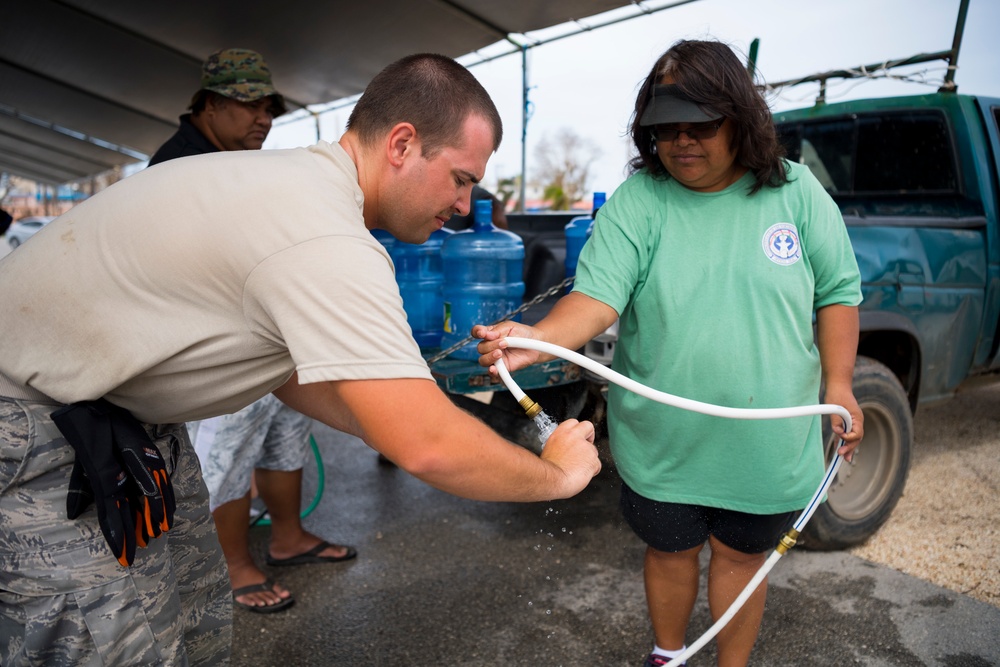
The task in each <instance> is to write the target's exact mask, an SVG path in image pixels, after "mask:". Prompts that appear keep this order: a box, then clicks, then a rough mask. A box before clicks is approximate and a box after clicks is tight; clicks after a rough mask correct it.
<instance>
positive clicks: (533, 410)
mask: <svg viewBox="0 0 1000 667" xmlns="http://www.w3.org/2000/svg"><path fill="white" fill-rule="evenodd" d="M518 404H519V405H520V406H521V407H522V408H523V409H524V412H525V413H526V414H527V415H528V417H529V418H531V419H534V418H535V415H537V414H538V413H539V412H541V411H542V406H540V405H539V404H538V403H535V402H534V401H533V400H531V399H530V398H528V396H525V397H524V398H522V399H521V400H520V401H518Z"/></svg>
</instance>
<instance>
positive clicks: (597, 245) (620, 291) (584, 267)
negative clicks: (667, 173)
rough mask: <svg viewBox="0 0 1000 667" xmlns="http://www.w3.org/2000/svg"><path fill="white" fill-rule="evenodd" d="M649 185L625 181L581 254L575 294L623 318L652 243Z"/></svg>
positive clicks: (640, 178)
mask: <svg viewBox="0 0 1000 667" xmlns="http://www.w3.org/2000/svg"><path fill="white" fill-rule="evenodd" d="M651 184H652V179H650V178H649V177H647V176H643V175H638V176H633V177H632V178H630V179H628V180H627V181H625V182H624V183H622V185H621V186H619V188H618V189H617V190H616V191H615V193H614V194H613V195H612V196H611V197H610V198H609V199H608V202H607V203H606V204H605V205H604V206H602V207H601V210H600V211H599V212H598V213H597V219H596V220H595V222H594V230H593V233H592V234H591V237H590V239H588V240H587V243H586V244H585V245H584V246H583V250H582V251H581V252H580V260H579V263H578V265H577V270H576V282H575V283H574V285H573V290H574V291H579V292H582V293H584V294H586V295H587V296H589V297H592V298H594V299H597V300H598V301H601V302H603V303H606V304H607V305H609V306H611V307H612V308H614V309H615V311H616V312H617V313H618V314H619V315H621V313H622V311H623V310H624V309H625V306H626V305H628V302H629V300H630V299H631V297H632V294H633V293H634V292H635V290H636V289H637V288H638V287H640V286H641V283H642V282H643V280H644V276H645V275H646V267H647V266H648V263H649V257H650V255H651V252H652V250H651V249H652V247H653V244H654V243H655V239H654V236H655V237H657V238H658V234H656V233H654V232H655V230H654V229H653V227H654V225H653V224H651V223H652V210H653V207H652V201H653V200H652V195H651V194H650V187H651Z"/></svg>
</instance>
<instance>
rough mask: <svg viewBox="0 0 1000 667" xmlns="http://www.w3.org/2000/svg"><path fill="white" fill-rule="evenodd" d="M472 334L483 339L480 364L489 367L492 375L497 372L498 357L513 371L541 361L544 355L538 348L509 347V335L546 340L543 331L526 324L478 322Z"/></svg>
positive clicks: (479, 348)
mask: <svg viewBox="0 0 1000 667" xmlns="http://www.w3.org/2000/svg"><path fill="white" fill-rule="evenodd" d="M472 335H473V336H475V337H476V338H482V339H483V342H481V343H480V344H479V347H478V348H477V349H478V350H479V354H480V355H481V356H480V357H479V365H480V366H486V367H488V368H489V369H490V374H491V375H496V374H497V369H496V366H495V365H494V364H496V362H497V359H501V358H502V359H503V363H504V365H506V366H507V370H508V371H510V372H512V373H513V372H514V371H516V370H518V369H521V368H524V367H525V366H530V365H531V364H533V363H535V362H537V361H540V360H541V357H542V356H543V355H542V354H541V353H539V352H538V351H537V350H525V349H521V348H508V347H507V341H506V338H507V336H515V337H518V338H532V339H534V340H542V341H544V340H545V339H544V338H543V336H542V332H541V331H539V330H538V329H535V328H534V327H529V326H528V325H526V324H520V323H519V322H511V321H506V322H500V323H499V324H493V325H490V326H485V325H482V324H477V325H476V326H474V327H472Z"/></svg>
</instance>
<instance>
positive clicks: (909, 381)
mask: <svg viewBox="0 0 1000 667" xmlns="http://www.w3.org/2000/svg"><path fill="white" fill-rule="evenodd" d="M774 119H775V123H776V126H777V128H778V132H779V135H780V137H781V139H782V142H783V143H784V144H785V146H786V148H787V150H788V154H789V159H791V160H794V161H798V162H802V163H803V164H806V165H808V166H809V167H810V168H811V169H812V171H813V173H814V174H815V175H816V176H817V177H818V178H819V179H820V181H821V182H822V183H823V184H824V185H825V186H826V189H827V191H829V193H830V194H831V196H832V197H833V198H834V200H835V201H836V202H837V204H838V205H839V206H840V210H841V212H842V213H843V216H844V222H845V223H846V225H847V229H848V233H849V234H850V237H851V241H852V243H853V245H854V252H855V255H856V256H857V259H858V265H859V267H860V269H861V279H862V290H863V294H864V302H863V303H862V304H861V340H860V343H859V346H858V363H857V365H856V367H855V374H854V388H855V393H856V395H857V398H858V401H859V402H860V404H861V407H862V409H863V410H864V413H865V439H864V442H863V443H862V446H861V448H860V449H859V452H858V455H857V456H856V457H855V461H854V463H853V464H850V465H847V466H845V467H844V468H843V469H842V471H841V473H840V474H839V475H838V477H837V479H836V481H835V482H834V486H833V487H832V488H831V490H830V495H829V502H828V503H827V504H826V505H825V506H824V507H823V509H822V510H821V511H819V512H817V514H816V515H815V517H814V518H813V520H812V522H811V523H810V525H809V530H808V535H807V537H806V543H807V544H809V545H812V546H815V547H819V548H841V547H845V546H850V545H853V544H857V543H859V542H861V541H863V540H864V539H866V538H867V537H868V536H870V535H871V534H872V533H873V532H874V531H875V530H876V529H877V528H878V527H879V526H880V525H881V524H882V523H883V522H884V521H885V520H886V519H887V518H888V516H889V514H890V512H891V511H892V509H893V507H894V506H895V504H896V501H897V500H898V499H899V497H900V496H901V495H902V493H903V486H904V484H905V483H906V474H907V470H908V467H909V459H910V449H911V447H912V444H913V419H912V415H913V413H914V412H915V411H916V410H917V408H918V406H919V405H921V404H924V403H929V402H932V401H938V400H942V399H947V398H949V397H950V396H952V395H953V394H954V393H955V392H956V391H957V390H959V388H960V387H961V386H962V385H963V384H964V383H967V382H972V381H976V380H982V379H986V380H1000V375H998V373H1000V353H998V348H1000V331H998V322H1000V214H998V209H1000V182H998V176H997V174H998V171H1000V162H998V160H1000V139H998V125H1000V99H995V98H994V99H990V98H984V97H975V96H970V95H959V94H957V93H954V92H938V93H934V94H930V95H919V96H912V97H894V98H886V99H871V100H858V101H851V102H842V103H838V104H818V105H816V106H814V107H812V108H809V109H801V110H796V111H787V112H780V113H776V114H775V117H774ZM997 409H998V410H1000V406H997ZM832 447H833V443H832V441H831V442H830V448H831V449H832Z"/></svg>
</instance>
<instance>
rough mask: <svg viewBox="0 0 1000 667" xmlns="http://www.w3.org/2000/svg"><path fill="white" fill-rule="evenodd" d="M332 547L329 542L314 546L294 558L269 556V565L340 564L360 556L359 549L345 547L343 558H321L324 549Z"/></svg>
mask: <svg viewBox="0 0 1000 667" xmlns="http://www.w3.org/2000/svg"><path fill="white" fill-rule="evenodd" d="M332 546H336V545H333V544H330V543H329V542H320V543H319V544H317V545H316V546H314V547H313V548H312V549H310V550H309V551H306V552H305V553H301V554H299V555H298V556H292V557H290V558H274V557H273V556H271V554H268V555H267V564H268V565H309V564H312V563H340V562H343V561H345V560H351V559H352V558H354V557H356V556H357V555H358V551H357V549H355V548H354V547H348V546H345V547H344V548H345V549H347V553H345V554H344V555H343V556H320V555H319V554H320V552H321V551H323V550H324V549H329V548H330V547H332Z"/></svg>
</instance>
